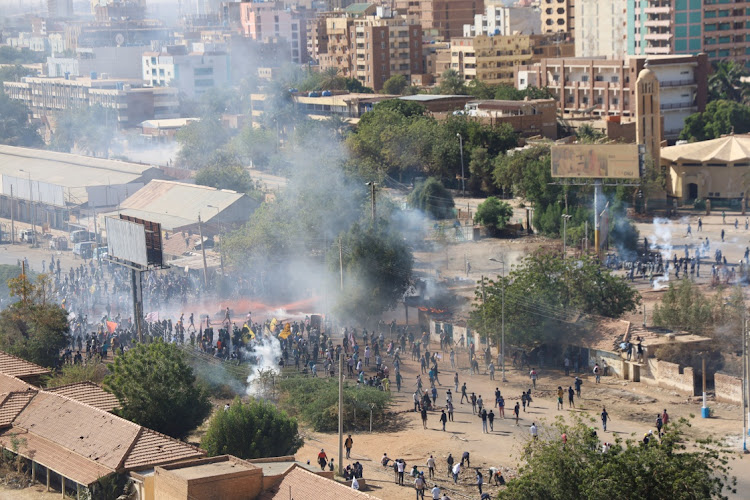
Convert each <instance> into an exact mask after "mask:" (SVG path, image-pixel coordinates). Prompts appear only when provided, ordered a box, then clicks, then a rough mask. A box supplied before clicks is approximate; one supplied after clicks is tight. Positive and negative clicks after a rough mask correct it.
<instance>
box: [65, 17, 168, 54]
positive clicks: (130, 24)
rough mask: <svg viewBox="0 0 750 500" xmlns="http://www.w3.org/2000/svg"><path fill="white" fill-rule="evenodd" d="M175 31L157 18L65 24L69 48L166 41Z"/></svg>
mask: <svg viewBox="0 0 750 500" xmlns="http://www.w3.org/2000/svg"><path fill="white" fill-rule="evenodd" d="M172 36H173V35H172V33H171V32H170V30H169V28H167V27H166V26H165V25H164V23H163V22H161V21H156V20H153V19H143V20H128V19H125V20H123V19H112V20H110V21H104V22H96V21H92V22H83V21H69V22H67V23H65V27H64V34H63V37H64V40H65V48H66V49H70V50H75V49H77V48H78V47H113V46H115V47H116V46H124V45H140V46H143V45H149V44H150V43H151V42H152V41H159V42H162V43H166V42H167V41H168V40H169V39H170V38H171V37H172Z"/></svg>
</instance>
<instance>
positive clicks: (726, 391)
mask: <svg viewBox="0 0 750 500" xmlns="http://www.w3.org/2000/svg"><path fill="white" fill-rule="evenodd" d="M714 389H715V393H716V400H717V401H722V402H724V403H736V404H742V379H741V378H739V377H732V376H731V375H725V374H724V373H714Z"/></svg>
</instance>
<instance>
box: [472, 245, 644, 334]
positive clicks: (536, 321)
mask: <svg viewBox="0 0 750 500" xmlns="http://www.w3.org/2000/svg"><path fill="white" fill-rule="evenodd" d="M503 285H504V286H503ZM503 295H504V301H505V326H506V337H507V338H509V339H510V340H509V341H510V342H511V343H515V344H518V345H522V346H534V345H537V344H540V343H547V342H549V343H561V342H565V343H568V342H570V340H569V338H567V336H569V335H577V334H580V332H578V331H566V330H568V328H567V326H568V324H569V323H570V322H571V321H572V319H573V318H574V317H575V316H576V315H577V314H579V313H584V314H594V315H599V316H606V317H609V318H617V317H619V316H621V315H622V314H624V313H626V312H629V311H634V310H635V309H636V307H637V306H638V304H640V300H641V298H640V295H639V294H638V292H637V291H636V290H634V289H632V288H631V287H630V285H629V284H628V283H627V282H626V281H625V279H624V278H622V277H619V276H614V275H612V274H611V273H610V272H609V271H608V270H606V269H603V268H602V267H601V266H600V265H599V263H598V262H597V261H596V260H595V259H593V258H591V257H583V258H581V259H571V258H568V259H563V258H562V256H560V255H559V254H556V253H549V252H543V251H541V250H540V251H537V252H535V253H533V254H532V255H530V256H528V257H526V258H525V259H524V261H523V263H522V264H521V265H520V266H518V267H516V268H515V269H514V270H512V271H511V272H510V274H509V275H507V276H506V277H505V278H502V277H498V279H497V280H496V281H493V280H487V279H485V283H484V287H482V286H477V288H476V291H475V298H476V300H475V303H474V309H473V310H472V311H471V315H470V324H471V326H472V327H473V328H475V329H477V330H478V331H480V332H482V333H484V334H486V335H492V336H496V335H497V334H498V332H499V328H498V326H499V325H500V323H501V319H502V314H503V311H502V302H503Z"/></svg>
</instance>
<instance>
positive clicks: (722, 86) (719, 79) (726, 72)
mask: <svg viewBox="0 0 750 500" xmlns="http://www.w3.org/2000/svg"><path fill="white" fill-rule="evenodd" d="M713 70H714V71H713V73H711V75H709V77H708V92H709V95H710V97H711V99H728V100H731V101H735V102H740V101H741V100H742V94H743V92H742V90H741V87H742V86H743V85H742V82H741V78H742V77H743V76H748V72H747V71H746V70H745V69H744V68H743V67H742V66H739V65H737V64H736V63H734V62H733V61H719V62H717V63H714V65H713Z"/></svg>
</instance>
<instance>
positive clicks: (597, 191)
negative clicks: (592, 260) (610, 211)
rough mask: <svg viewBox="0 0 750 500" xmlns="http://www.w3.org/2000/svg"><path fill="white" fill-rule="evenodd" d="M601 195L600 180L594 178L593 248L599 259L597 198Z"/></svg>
mask: <svg viewBox="0 0 750 500" xmlns="http://www.w3.org/2000/svg"><path fill="white" fill-rule="evenodd" d="M601 197H602V180H601V179H595V180H594V248H595V249H596V256H597V257H598V258H599V259H601V247H600V241H599V199H600V198H601Z"/></svg>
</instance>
